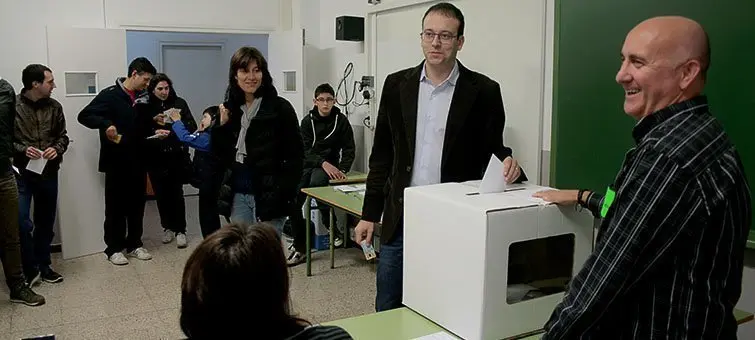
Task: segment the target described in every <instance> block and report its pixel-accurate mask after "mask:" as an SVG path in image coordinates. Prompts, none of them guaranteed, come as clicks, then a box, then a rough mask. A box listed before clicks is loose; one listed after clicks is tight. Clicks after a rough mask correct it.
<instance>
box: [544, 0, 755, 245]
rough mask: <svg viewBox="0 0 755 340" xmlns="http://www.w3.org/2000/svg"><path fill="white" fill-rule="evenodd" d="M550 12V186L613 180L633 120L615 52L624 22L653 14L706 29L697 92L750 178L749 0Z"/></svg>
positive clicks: (571, 7) (622, 0)
mask: <svg viewBox="0 0 755 340" xmlns="http://www.w3.org/2000/svg"><path fill="white" fill-rule="evenodd" d="M555 14H556V24H555V27H556V32H555V35H554V44H555V46H554V52H555V56H554V62H555V64H554V79H553V85H554V93H553V125H552V126H553V127H552V131H553V136H552V145H551V155H552V156H551V178H550V180H551V182H550V184H551V186H555V187H559V188H592V189H596V190H603V189H604V188H605V187H606V185H608V184H610V183H611V182H612V181H613V178H614V175H615V174H616V172H617V171H618V169H619V167H620V166H621V162H622V160H623V158H624V153H625V152H626V151H627V150H628V149H629V148H630V147H631V146H632V145H633V141H632V138H631V131H632V127H633V126H634V124H635V121H634V120H633V119H632V118H630V117H628V116H627V115H625V114H624V111H623V109H622V105H623V90H622V88H621V87H620V86H619V85H618V84H617V83H616V81H615V76H616V72H617V71H618V69H619V66H620V59H619V53H620V51H621V46H622V44H623V42H624V38H625V36H626V34H627V32H629V30H631V29H632V27H634V26H635V25H636V24H638V23H639V22H640V21H642V20H644V19H647V18H650V17H653V16H658V15H683V16H686V17H689V18H692V19H694V20H697V21H698V22H699V23H700V24H702V25H703V27H704V28H705V29H706V31H707V32H708V34H709V36H710V40H711V48H712V64H711V68H710V70H709V73H708V83H707V86H706V91H705V93H706V94H707V95H708V99H709V102H710V104H711V109H712V111H713V113H714V115H715V116H716V117H718V119H720V121H721V122H722V123H723V125H724V127H725V129H726V131H727V132H728V133H729V135H730V136H731V138H732V139H733V140H734V143H735V144H736V146H737V148H738V149H739V152H740V155H741V157H742V161H743V163H744V167H745V170H746V172H747V175H748V179H749V180H750V184H751V185H755V0H716V1H712V0H663V1H659V0H635V1H626V0H559V1H556V13H555ZM753 225H754V226H753V230H755V224H753Z"/></svg>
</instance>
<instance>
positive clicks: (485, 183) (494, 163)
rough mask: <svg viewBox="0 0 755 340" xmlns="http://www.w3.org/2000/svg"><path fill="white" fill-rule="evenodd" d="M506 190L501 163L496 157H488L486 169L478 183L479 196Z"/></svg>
mask: <svg viewBox="0 0 755 340" xmlns="http://www.w3.org/2000/svg"><path fill="white" fill-rule="evenodd" d="M505 190H506V179H504V177H503V162H501V160H500V159H498V157H496V155H490V162H489V163H488V168H487V169H486V170H485V175H484V176H482V182H480V189H479V192H480V194H489V193H494V192H503V191H505Z"/></svg>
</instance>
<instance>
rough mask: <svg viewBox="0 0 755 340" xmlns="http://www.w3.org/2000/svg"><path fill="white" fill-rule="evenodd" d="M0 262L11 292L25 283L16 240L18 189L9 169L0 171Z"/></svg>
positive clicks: (19, 242) (19, 250)
mask: <svg viewBox="0 0 755 340" xmlns="http://www.w3.org/2000/svg"><path fill="white" fill-rule="evenodd" d="M0 261H2V262H3V272H4V273H5V279H6V282H7V283H8V287H10V289H11V290H13V289H16V287H18V286H19V285H22V284H25V283H26V281H25V280H24V274H23V271H22V267H21V241H20V240H19V238H18V188H17V187H16V178H15V177H14V175H13V172H12V171H11V170H10V169H5V170H0Z"/></svg>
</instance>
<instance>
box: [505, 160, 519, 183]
mask: <svg viewBox="0 0 755 340" xmlns="http://www.w3.org/2000/svg"><path fill="white" fill-rule="evenodd" d="M521 174H522V170H521V168H519V162H517V161H516V159H514V157H511V156H508V157H506V158H505V159H504V160H503V178H504V179H505V180H506V184H511V183H514V181H516V180H517V179H519V176H520V175H521Z"/></svg>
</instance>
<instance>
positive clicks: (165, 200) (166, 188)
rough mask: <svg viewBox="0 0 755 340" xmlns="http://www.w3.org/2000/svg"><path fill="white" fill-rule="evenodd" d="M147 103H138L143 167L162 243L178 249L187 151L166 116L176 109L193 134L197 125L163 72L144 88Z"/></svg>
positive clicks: (183, 243) (181, 235)
mask: <svg viewBox="0 0 755 340" xmlns="http://www.w3.org/2000/svg"><path fill="white" fill-rule="evenodd" d="M147 90H148V92H149V102H148V103H147V104H139V105H138V106H139V108H138V112H139V115H140V121H141V126H142V128H143V129H144V130H146V131H144V134H145V136H148V137H149V136H152V137H149V138H148V139H147V140H146V141H145V144H144V145H145V150H144V154H145V159H146V162H145V164H146V165H147V172H148V174H149V179H150V183H151V184H152V189H153V190H154V193H155V198H156V199H157V210H158V211H159V213H160V223H161V224H162V226H163V229H164V233H163V239H162V241H163V243H170V242H171V241H173V238H174V237H175V239H176V244H177V245H178V247H179V248H185V247H186V245H187V240H186V203H185V201H184V192H183V185H184V184H186V183H188V178H189V175H190V170H191V168H190V164H191V163H190V159H189V150H188V148H187V147H186V146H184V145H183V144H182V143H181V141H180V140H179V139H178V138H177V137H176V134H175V133H172V132H171V126H170V125H171V123H170V122H171V120H170V118H169V117H170V113H171V112H175V111H179V110H180V112H179V113H180V118H181V121H182V122H183V124H184V126H186V128H187V129H188V130H189V131H191V132H193V131H195V130H196V129H197V123H196V121H195V120H194V117H192V115H191V110H189V105H188V104H186V101H185V100H184V99H183V98H181V97H179V96H178V95H177V94H176V91H175V89H174V88H173V82H172V81H171V80H170V78H168V76H167V75H165V74H163V73H158V74H156V75H155V76H154V77H152V80H151V81H150V83H149V86H148V87H147Z"/></svg>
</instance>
